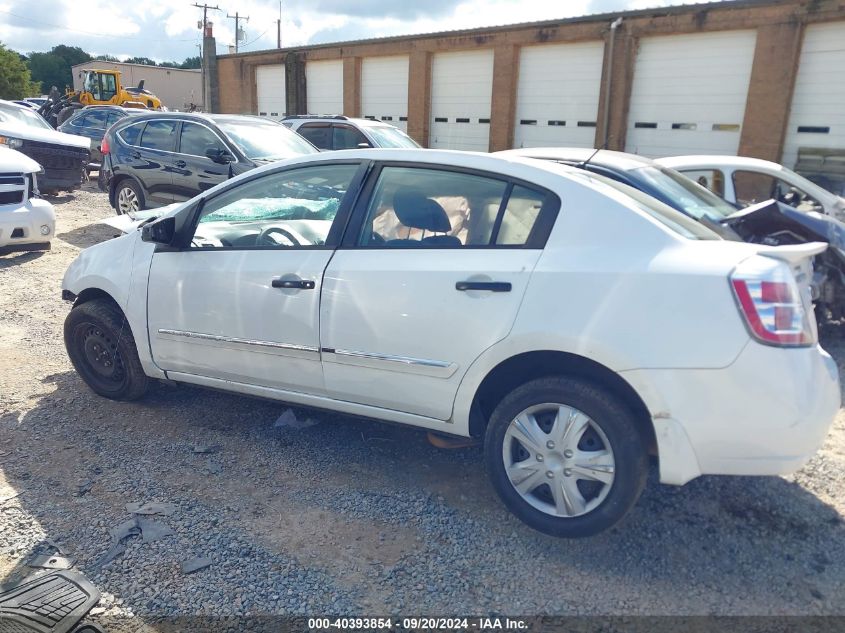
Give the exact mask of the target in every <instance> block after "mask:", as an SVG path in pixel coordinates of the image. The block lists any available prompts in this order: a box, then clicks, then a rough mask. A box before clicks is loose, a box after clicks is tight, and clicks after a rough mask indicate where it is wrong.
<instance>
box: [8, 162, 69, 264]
mask: <svg viewBox="0 0 845 633" xmlns="http://www.w3.org/2000/svg"><path fill="white" fill-rule="evenodd" d="M40 173H43V169H42V168H41V165H39V164H38V163H36V162H35V161H34V160H32V159H31V158H29V157H27V156H24V155H23V154H21V153H20V152H17V151H15V150H13V149H6V148H2V147H0V254H3V253H8V252H16V251H35V250H47V249H49V248H50V240H52V238H53V235H54V234H55V231H56V213H55V211H54V210H53V205H52V204H50V203H49V202H47V201H46V200H42V199H41V198H40V197H39V193H38V174H40Z"/></svg>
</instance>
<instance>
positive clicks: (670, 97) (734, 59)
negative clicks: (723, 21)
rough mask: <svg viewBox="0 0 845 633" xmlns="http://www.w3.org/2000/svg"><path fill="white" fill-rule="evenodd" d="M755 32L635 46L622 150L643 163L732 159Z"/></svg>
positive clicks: (695, 36) (665, 39)
mask: <svg viewBox="0 0 845 633" xmlns="http://www.w3.org/2000/svg"><path fill="white" fill-rule="evenodd" d="M756 41H757V32H756V31H722V32H719V33H698V34H693V35H689V34H685V35H670V36H664V37H650V38H643V39H642V40H640V47H639V52H638V54H637V59H636V63H635V65H634V85H633V88H632V91H631V103H630V109H629V115H628V130H627V139H626V144H625V147H626V149H627V151H629V152H633V153H636V154H642V155H644V156H650V157H657V156H677V155H680V154H736V153H737V150H738V149H739V138H740V131H741V129H742V119H743V117H744V115H745V102H746V99H747V96H748V84H749V81H750V79H751V66H752V64H753V61H754V46H755V44H756Z"/></svg>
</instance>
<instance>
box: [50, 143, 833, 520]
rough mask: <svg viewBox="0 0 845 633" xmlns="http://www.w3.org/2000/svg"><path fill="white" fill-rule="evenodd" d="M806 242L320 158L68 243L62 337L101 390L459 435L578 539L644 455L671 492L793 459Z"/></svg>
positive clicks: (808, 449) (509, 487)
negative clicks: (319, 412) (249, 404)
mask: <svg viewBox="0 0 845 633" xmlns="http://www.w3.org/2000/svg"><path fill="white" fill-rule="evenodd" d="M620 187H621V188H622V189H621V190H620ZM628 194H630V195H628ZM824 248H825V245H818V244H809V245H800V246H794V247H766V246H761V245H753V244H744V243H733V242H728V241H723V240H721V239H719V238H717V236H716V235H715V234H713V233H711V232H710V231H709V230H708V229H706V228H705V227H703V226H702V225H701V224H699V223H697V222H695V221H693V220H691V219H689V218H687V217H686V216H684V215H682V214H680V213H678V212H676V211H674V210H673V209H670V208H669V207H667V206H665V205H663V204H661V203H659V202H656V201H655V200H653V199H652V198H649V197H648V196H645V195H643V194H640V193H639V192H637V191H634V190H633V189H631V190H627V189H626V188H624V186H621V185H615V186H610V185H608V184H606V183H604V182H601V181H600V180H599V179H597V178H595V177H593V176H591V175H590V174H589V173H586V172H583V171H579V170H574V169H571V168H568V167H565V166H562V165H558V164H554V163H541V162H536V161H532V160H530V159H523V158H505V157H497V156H491V155H481V154H472V153H462V152H445V151H434V150H349V151H346V152H337V153H324V154H320V155H314V156H305V157H301V158H295V159H292V160H288V161H284V162H282V163H276V164H273V165H268V166H266V167H263V168H259V169H256V170H254V171H250V172H248V173H246V174H243V175H242V176H239V177H237V178H234V179H232V180H230V181H227V182H226V183H224V184H221V185H219V186H217V187H215V188H214V189H211V190H209V191H207V192H205V193H203V194H202V195H200V196H198V197H196V198H194V199H192V200H190V201H188V202H186V203H183V204H180V205H178V206H176V207H175V208H173V209H170V210H167V211H165V212H164V215H163V216H162V217H160V218H158V219H156V220H152V221H150V220H147V221H146V223H145V225H144V226H142V227H141V228H140V229H139V230H134V231H130V232H129V233H128V234H126V235H123V236H121V237H119V238H116V239H113V240H110V241H108V242H104V243H102V244H99V245H97V246H94V247H91V248H89V249H87V250H85V251H83V252H82V253H81V254H80V255H79V257H78V258H77V260H76V261H75V262H74V263H73V264H71V266H70V268H69V269H68V271H67V273H66V275H65V278H64V282H63V286H62V287H63V296H64V297H65V298H66V299H67V300H70V301H73V309H72V310H71V311H70V314H69V315H68V317H67V320H66V322H65V344H66V347H67V351H68V354H69V356H70V358H71V361H72V362H73V364H74V366H75V368H76V370H77V371H78V372H79V374H80V376H81V377H82V379H83V380H84V381H85V382H86V383H87V384H88V385H89V386H90V387H91V388H92V389H93V390H94V391H95V392H97V393H99V394H101V395H103V396H105V397H108V398H114V399H118V400H132V399H135V398H139V397H141V396H142V395H143V394H144V392H145V391H146V390H147V387H148V384H149V383H150V381H151V380H153V379H159V380H168V381H172V382H177V383H188V384H192V385H201V386H205V387H211V388H216V389H223V390H227V391H233V392H237V393H243V394H250V395H254V396H262V397H266V398H272V399H275V400H281V401H285V402H290V403H296V404H299V405H308V406H315V407H320V408H325V409H332V410H336V411H341V412H345V413H351V414H356V415H363V416H369V417H372V418H378V419H381V420H385V421H390V422H397V423H402V424H406V425H411V426H415V427H419V428H422V429H428V430H432V431H436V432H439V433H446V434H451V435H455V436H463V437H470V436H475V437H478V438H483V440H484V455H485V461H486V465H487V468H488V471H489V474H490V477H491V480H492V482H493V485H494V487H495V488H496V490H497V492H498V494H499V495H500V497H501V499H502V500H503V501H504V503H505V505H507V507H508V508H510V509H511V510H512V511H513V512H514V513H515V514H516V515H517V516H518V517H519V518H520V519H522V520H523V521H525V522H526V523H527V524H529V525H530V526H532V527H534V528H536V529H538V530H541V531H543V532H546V533H549V534H554V535H558V536H585V535H591V534H595V533H597V532H600V531H601V530H604V529H607V528H608V527H610V526H612V525H614V524H615V523H617V522H618V521H619V520H620V519H621V518H622V517H623V516H624V515H625V514H626V513H627V512H628V511H629V510H630V509H631V507H632V506H633V505H634V503H635V502H636V500H637V498H638V497H639V495H640V492H641V490H642V488H643V485H644V484H645V480H646V472H647V469H648V463H649V461H648V458H649V455H654V456H656V457H657V461H658V464H659V469H660V479H661V481H662V482H664V483H667V484H675V485H680V484H683V483H685V482H687V481H689V480H691V479H693V478H695V477H698V476H699V475H703V474H732V475H773V474H778V473H784V472H788V471H792V470H795V469H797V468H799V467H800V466H801V465H802V464H803V463H804V462H805V461H806V460H807V459H808V458H809V457H810V456H811V455H813V453H814V452H815V451H816V450H817V448H818V446H819V445H820V444H821V442H822V441H823V439H824V437H825V435H826V433H827V430H828V427H829V426H830V424H831V422H832V420H833V417H834V415H835V414H836V412H837V411H838V409H839V404H840V402H839V378H838V374H837V368H836V365H835V363H834V362H833V361H832V360H831V358H830V356H828V354H827V353H825V352H824V350H822V349H821V347H819V345H818V342H817V329H816V324H815V321H814V320H813V312H812V306H811V303H810V297H809V296H808V291H807V283H806V275H807V274H808V266H807V262H808V260H809V258H810V257H812V256H813V255H814V254H815V253H818V252H820V251H821V250H823V249H824ZM456 483H457V482H456Z"/></svg>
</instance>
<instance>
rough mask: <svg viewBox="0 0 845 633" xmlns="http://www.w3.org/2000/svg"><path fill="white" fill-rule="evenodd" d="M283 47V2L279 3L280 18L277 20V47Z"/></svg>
mask: <svg viewBox="0 0 845 633" xmlns="http://www.w3.org/2000/svg"><path fill="white" fill-rule="evenodd" d="M281 47H282V3H281V2H280V3H279V19H278V20H276V48H281Z"/></svg>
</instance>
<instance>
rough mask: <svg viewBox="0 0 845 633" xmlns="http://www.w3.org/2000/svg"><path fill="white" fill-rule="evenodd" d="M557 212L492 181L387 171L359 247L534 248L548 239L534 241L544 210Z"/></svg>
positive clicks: (541, 198) (518, 188)
mask: <svg viewBox="0 0 845 633" xmlns="http://www.w3.org/2000/svg"><path fill="white" fill-rule="evenodd" d="M547 203H548V204H547ZM556 207H557V198H556V197H554V196H549V195H547V194H546V193H545V192H542V191H539V190H534V189H531V188H528V187H524V186H522V185H514V186H511V185H510V184H509V183H508V182H507V181H504V180H498V179H496V178H488V177H485V176H479V175H476V174H469V173H463V172H455V171H443V170H439V169H425V168H413V167H385V168H383V169H382V171H381V174H380V175H379V179H378V182H377V183H376V187H375V190H374V192H373V197H372V201H371V203H370V207H369V210H368V213H367V217H366V220H365V222H364V226H363V228H362V231H361V235H360V238H359V241H358V244H359V246H368V247H371V248H420V247H423V248H460V247H465V246H469V247H496V246H517V247H518V246H526V245H528V244H529V243H531V245H532V246H533V245H535V244H536V243H538V242H542V241H545V238H546V237H547V234H546V235H542V236H540V235H539V233H538V236H537V237H538V239H533V237H534V233H535V227H537V226H538V225H539V222H538V218H539V217H540V214H541V211H542V210H544V208H548V209H549V211H550V213H552V214H554V213H555V212H556V210H557V209H556ZM549 226H550V225H549ZM540 232H542V231H540ZM541 246H542V244H540V245H539V246H537V247H541Z"/></svg>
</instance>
